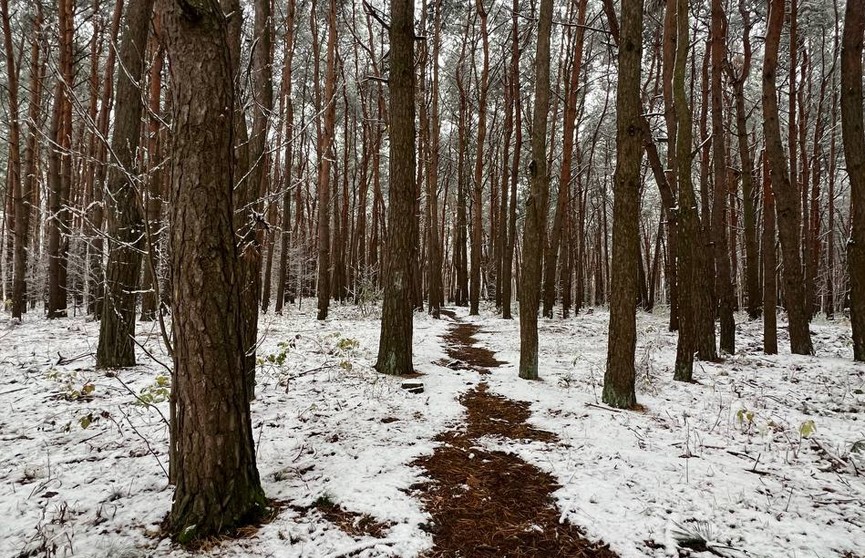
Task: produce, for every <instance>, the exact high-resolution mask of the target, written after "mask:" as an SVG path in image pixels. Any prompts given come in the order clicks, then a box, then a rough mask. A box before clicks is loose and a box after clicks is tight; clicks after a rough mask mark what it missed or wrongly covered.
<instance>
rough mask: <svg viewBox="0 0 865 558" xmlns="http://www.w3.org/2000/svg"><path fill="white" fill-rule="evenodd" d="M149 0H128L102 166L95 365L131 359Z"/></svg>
mask: <svg viewBox="0 0 865 558" xmlns="http://www.w3.org/2000/svg"><path fill="white" fill-rule="evenodd" d="M152 13H153V0H141V1H140V2H133V3H132V4H131V5H130V7H129V10H128V12H127V13H126V17H125V22H124V26H123V39H122V43H121V45H120V53H119V56H120V64H121V67H122V68H123V71H121V72H120V73H119V74H117V98H118V99H119V101H118V103H117V106H116V107H115V110H114V132H113V135H112V136H111V152H112V154H113V158H114V160H112V162H111V163H112V164H111V167H110V169H109V171H108V182H107V188H106V190H107V192H108V205H109V211H108V264H107V265H106V267H105V302H104V304H103V306H102V320H101V322H100V324H99V346H98V347H97V349H96V366H97V367H98V368H123V367H126V366H134V365H135V301H136V298H137V296H138V295H137V293H138V285H139V273H140V270H141V250H142V248H143V247H144V244H145V238H144V237H145V235H144V219H143V215H142V212H141V206H140V203H139V199H138V191H137V190H138V188H139V187H140V176H139V172H138V169H137V165H136V158H137V151H138V143H139V140H140V138H141V113H142V111H143V109H144V107H143V103H142V92H141V90H140V88H139V84H140V83H141V81H142V80H141V78H142V76H143V74H144V56H145V53H146V52H147V32H148V30H149V29H150V16H151V14H152Z"/></svg>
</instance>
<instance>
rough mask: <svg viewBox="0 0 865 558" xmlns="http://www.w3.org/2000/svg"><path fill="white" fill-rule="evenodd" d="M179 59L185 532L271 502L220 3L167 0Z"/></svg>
mask: <svg viewBox="0 0 865 558" xmlns="http://www.w3.org/2000/svg"><path fill="white" fill-rule="evenodd" d="M160 8H161V10H160V11H161V14H162V21H163V24H164V29H165V44H166V49H167V52H168V57H169V60H170V63H171V68H172V74H171V75H172V80H173V84H172V88H171V91H172V101H173V102H172V110H173V115H172V125H173V126H174V130H173V135H172V150H171V152H172V153H173V154H174V157H172V163H171V166H172V172H171V176H172V188H171V223H172V227H171V268H172V277H173V284H174V295H175V296H173V297H172V306H173V312H172V315H173V317H174V320H173V326H172V327H173V331H174V337H175V346H174V356H173V358H174V379H173V391H174V392H175V394H176V395H175V397H176V400H177V420H176V422H177V425H176V433H177V435H176V437H175V439H173V440H172V441H171V450H172V451H174V452H176V455H177V460H176V463H177V464H178V470H177V472H176V475H175V477H176V483H177V487H176V489H175V493H174V502H173V505H172V510H171V514H170V516H169V520H168V522H169V528H170V531H171V533H172V534H173V536H174V538H175V539H176V540H177V541H178V542H181V543H187V542H190V541H191V540H194V539H199V538H203V537H208V536H211V535H215V534H218V533H219V532H221V531H223V530H225V529H230V528H233V527H237V526H240V525H243V524H245V523H248V522H250V521H253V520H255V519H257V518H258V517H259V516H260V515H261V513H262V512H263V511H264V509H265V505H266V502H265V498H264V493H263V491H262V489H261V484H260V481H259V476H258V470H257V469H256V465H255V447H254V444H253V438H252V426H251V420H250V414H249V403H248V397H247V393H246V387H247V384H246V381H245V379H246V376H245V374H244V346H243V335H242V320H241V309H240V302H241V300H240V285H238V278H239V276H240V274H239V269H238V268H239V264H238V253H237V247H236V245H235V241H234V234H235V233H234V230H235V228H234V204H233V200H232V198H233V189H234V184H235V179H236V177H235V176H234V171H235V160H234V153H233V150H234V141H233V136H234V126H235V111H236V99H235V93H234V81H233V76H234V75H235V70H234V69H233V68H232V66H231V64H232V59H231V57H230V56H227V55H226V52H227V51H228V50H229V46H228V42H229V39H228V37H227V33H226V29H227V27H228V24H229V22H227V21H226V17H240V15H239V14H238V13H234V14H231V15H229V16H225V15H223V13H222V11H221V9H219V8H218V4H216V3H209V4H191V3H188V2H183V1H174V0H160Z"/></svg>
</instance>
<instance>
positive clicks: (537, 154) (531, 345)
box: [519, 0, 553, 380]
mask: <svg viewBox="0 0 865 558" xmlns="http://www.w3.org/2000/svg"><path fill="white" fill-rule="evenodd" d="M552 19H553V1H552V0H541V4H540V12H539V17H538V33H537V50H536V53H535V106H534V110H533V113H532V160H531V162H529V169H528V170H529V196H528V199H527V200H526V222H525V228H524V229H523V246H522V256H523V265H522V270H521V273H522V277H521V280H520V293H519V294H520V369H519V375H520V378H524V379H527V380H536V379H537V378H538V302H539V299H540V294H541V293H540V290H541V263H542V262H541V259H542V257H543V248H544V235H545V233H546V230H547V203H548V201H549V199H548V198H549V190H550V177H549V173H548V171H547V143H546V142H547V118H548V116H549V114H548V113H549V109H550V35H551V30H552Z"/></svg>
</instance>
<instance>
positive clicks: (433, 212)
mask: <svg viewBox="0 0 865 558" xmlns="http://www.w3.org/2000/svg"><path fill="white" fill-rule="evenodd" d="M441 18H442V6H441V4H440V3H436V4H435V19H434V23H433V27H434V30H433V50H432V58H431V60H432V63H431V65H432V89H431V91H430V97H431V98H432V102H431V106H430V112H429V115H428V119H429V123H428V127H427V133H428V134H429V139H428V151H429V152H428V154H427V165H428V168H427V173H426V180H427V225H428V229H429V257H428V266H427V268H428V270H429V271H428V273H427V276H428V278H429V279H428V283H429V285H428V287H429V297H428V306H429V312H430V314H431V315H432V316H433V317H434V318H438V317H439V315H440V314H439V311H440V309H441V304H442V301H443V300H444V291H443V288H442V247H441V239H440V237H439V228H438V216H439V206H438V176H439V168H438V167H439V149H440V145H441V116H440V114H439V64H438V60H439V54H440V52H441V40H442V39H441V27H442V20H441Z"/></svg>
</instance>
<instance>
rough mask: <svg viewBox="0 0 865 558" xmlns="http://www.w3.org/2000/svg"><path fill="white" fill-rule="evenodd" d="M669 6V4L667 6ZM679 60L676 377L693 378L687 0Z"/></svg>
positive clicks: (696, 227)
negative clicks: (677, 337) (677, 331)
mask: <svg viewBox="0 0 865 558" xmlns="http://www.w3.org/2000/svg"><path fill="white" fill-rule="evenodd" d="M668 9H669V6H668ZM676 29H677V39H676V44H677V48H676V61H675V68H674V73H673V99H674V109H675V112H676V126H677V137H676V165H677V169H676V174H677V178H678V187H679V219H678V223H679V230H678V233H679V234H678V236H677V239H676V242H677V250H678V254H677V255H678V270H677V273H678V280H679V342H678V344H677V347H676V364H675V370H674V374H673V378H674V379H676V380H680V381H684V382H690V381H691V380H692V377H693V372H694V353H695V352H696V351H697V348H698V336H699V333H700V325H699V316H700V310H701V301H700V300H699V297H700V285H701V271H702V268H701V265H700V261H701V260H700V254H699V252H700V245H699V244H700V216H699V214H698V212H697V200H696V197H695V196H694V186H693V184H692V182H691V151H692V148H693V147H692V141H691V137H692V136H691V134H692V131H691V130H692V118H691V108H690V107H689V106H688V99H687V97H686V95H685V68H686V63H687V60H688V50H689V48H688V47H689V44H690V39H689V24H688V1H687V0H677V1H676Z"/></svg>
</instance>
